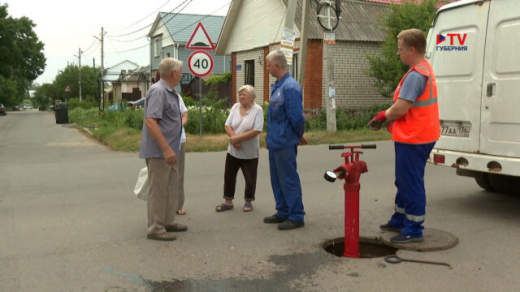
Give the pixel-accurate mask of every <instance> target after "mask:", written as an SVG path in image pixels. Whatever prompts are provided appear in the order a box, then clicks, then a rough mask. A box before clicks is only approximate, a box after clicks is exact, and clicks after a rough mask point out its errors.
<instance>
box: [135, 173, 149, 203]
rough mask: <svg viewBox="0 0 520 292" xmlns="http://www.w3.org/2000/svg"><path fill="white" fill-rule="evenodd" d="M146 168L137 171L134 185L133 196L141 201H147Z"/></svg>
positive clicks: (147, 183)
mask: <svg viewBox="0 0 520 292" xmlns="http://www.w3.org/2000/svg"><path fill="white" fill-rule="evenodd" d="M148 186H149V182H148V168H147V167H145V168H143V169H141V170H140V171H139V176H138V177H137V182H136V183H135V189H134V194H135V195H136V197H137V198H139V199H141V200H145V201H146V200H148Z"/></svg>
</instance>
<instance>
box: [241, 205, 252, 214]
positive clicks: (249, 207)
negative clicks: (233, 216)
mask: <svg viewBox="0 0 520 292" xmlns="http://www.w3.org/2000/svg"><path fill="white" fill-rule="evenodd" d="M242 210H243V211H244V212H251V211H253V205H252V204H251V203H245V204H244V209H242Z"/></svg>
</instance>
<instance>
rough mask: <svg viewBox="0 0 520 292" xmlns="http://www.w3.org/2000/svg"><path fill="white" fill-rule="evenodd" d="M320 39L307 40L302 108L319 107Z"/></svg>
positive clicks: (320, 87) (321, 58)
mask: <svg viewBox="0 0 520 292" xmlns="http://www.w3.org/2000/svg"><path fill="white" fill-rule="evenodd" d="M322 48H323V46H322V42H321V40H307V57H306V61H305V75H304V78H305V80H304V84H303V87H304V96H303V108H304V109H318V108H321V99H322V98H321V96H322V72H323V71H322V70H323V65H322V63H323V52H322Z"/></svg>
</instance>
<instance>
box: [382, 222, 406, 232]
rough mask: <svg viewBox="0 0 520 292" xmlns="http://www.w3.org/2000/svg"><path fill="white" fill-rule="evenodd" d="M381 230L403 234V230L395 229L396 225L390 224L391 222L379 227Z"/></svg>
mask: <svg viewBox="0 0 520 292" xmlns="http://www.w3.org/2000/svg"><path fill="white" fill-rule="evenodd" d="M379 229H381V230H383V231H395V232H401V230H402V229H403V228H397V227H395V226H394V225H392V224H390V222H388V223H386V224H383V225H379Z"/></svg>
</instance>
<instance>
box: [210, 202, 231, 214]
mask: <svg viewBox="0 0 520 292" xmlns="http://www.w3.org/2000/svg"><path fill="white" fill-rule="evenodd" d="M233 207H234V206H233V205H231V206H228V205H226V204H224V203H222V204H220V205H218V206H217V207H216V208H215V210H216V211H217V212H224V211H227V210H231V209H233Z"/></svg>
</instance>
